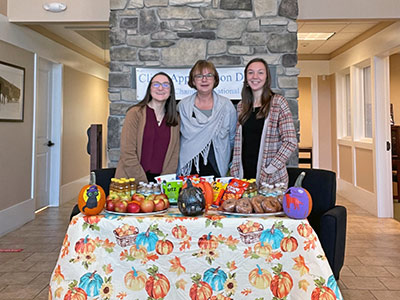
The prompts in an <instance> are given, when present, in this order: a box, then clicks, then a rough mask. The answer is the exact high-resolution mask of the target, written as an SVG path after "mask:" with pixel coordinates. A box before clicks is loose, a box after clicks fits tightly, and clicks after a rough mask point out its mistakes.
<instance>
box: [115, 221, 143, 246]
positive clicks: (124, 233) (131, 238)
mask: <svg viewBox="0 0 400 300" xmlns="http://www.w3.org/2000/svg"><path fill="white" fill-rule="evenodd" d="M113 232H114V235H115V238H116V239H117V243H118V245H120V246H121V247H126V246H130V245H134V244H135V241H136V236H137V235H138V233H139V229H138V228H137V227H135V226H133V225H129V224H123V225H122V226H120V227H118V228H116V229H114V231H113Z"/></svg>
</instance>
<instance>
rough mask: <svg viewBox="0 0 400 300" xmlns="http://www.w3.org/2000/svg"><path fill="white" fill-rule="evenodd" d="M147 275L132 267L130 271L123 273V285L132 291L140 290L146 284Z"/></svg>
mask: <svg viewBox="0 0 400 300" xmlns="http://www.w3.org/2000/svg"><path fill="white" fill-rule="evenodd" d="M146 281H147V276H146V274H144V273H143V272H141V271H136V270H135V268H134V267H132V271H130V272H128V273H126V274H125V277H124V282H125V286H126V287H127V288H128V289H130V290H132V291H140V290H141V289H143V288H144V287H145V285H146Z"/></svg>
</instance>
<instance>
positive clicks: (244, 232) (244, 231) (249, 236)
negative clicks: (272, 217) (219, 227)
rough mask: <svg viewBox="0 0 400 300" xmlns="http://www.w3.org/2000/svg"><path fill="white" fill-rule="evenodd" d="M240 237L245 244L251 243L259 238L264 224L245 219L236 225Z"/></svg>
mask: <svg viewBox="0 0 400 300" xmlns="http://www.w3.org/2000/svg"><path fill="white" fill-rule="evenodd" d="M237 230H238V231H239V235H240V239H241V240H242V242H243V243H245V244H253V243H255V242H257V241H259V240H260V236H261V233H262V231H263V230H264V226H263V225H262V224H260V223H258V222H254V221H246V222H244V223H242V224H241V225H239V226H238V228H237Z"/></svg>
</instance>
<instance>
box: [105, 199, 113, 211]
mask: <svg viewBox="0 0 400 300" xmlns="http://www.w3.org/2000/svg"><path fill="white" fill-rule="evenodd" d="M106 209H107V210H109V211H114V210H115V203H114V201H113V200H110V199H108V200H107V201H106Z"/></svg>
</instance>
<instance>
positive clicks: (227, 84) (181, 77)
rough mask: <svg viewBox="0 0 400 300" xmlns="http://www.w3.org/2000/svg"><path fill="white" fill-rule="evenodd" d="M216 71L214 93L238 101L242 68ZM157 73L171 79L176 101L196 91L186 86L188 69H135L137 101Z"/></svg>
mask: <svg viewBox="0 0 400 300" xmlns="http://www.w3.org/2000/svg"><path fill="white" fill-rule="evenodd" d="M217 71H218V74H219V85H218V86H217V87H216V88H215V91H216V92H217V93H218V94H220V95H222V96H225V97H227V98H229V99H231V100H234V99H240V98H241V96H240V93H241V91H242V86H243V79H244V77H243V71H244V67H235V68H217ZM158 72H165V73H167V74H168V75H169V76H170V77H171V78H172V81H173V82H174V86H175V97H176V99H178V100H179V99H182V98H184V97H186V96H189V95H191V94H193V93H194V92H195V91H196V90H195V89H192V88H191V87H189V85H188V81H189V73H190V69H153V68H136V99H137V100H140V101H141V100H142V99H143V98H144V96H145V94H146V89H147V86H148V85H149V82H150V79H151V77H153V75H154V74H156V73H158Z"/></svg>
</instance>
